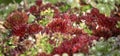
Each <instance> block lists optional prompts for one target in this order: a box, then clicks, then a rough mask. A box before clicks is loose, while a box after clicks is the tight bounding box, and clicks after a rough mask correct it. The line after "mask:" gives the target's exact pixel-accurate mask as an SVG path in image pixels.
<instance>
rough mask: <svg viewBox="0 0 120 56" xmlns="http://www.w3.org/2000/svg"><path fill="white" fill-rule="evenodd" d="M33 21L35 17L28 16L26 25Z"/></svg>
mask: <svg viewBox="0 0 120 56" xmlns="http://www.w3.org/2000/svg"><path fill="white" fill-rule="evenodd" d="M34 19H35V16H34V15H32V14H30V15H29V19H28V23H32V22H33V21H34Z"/></svg>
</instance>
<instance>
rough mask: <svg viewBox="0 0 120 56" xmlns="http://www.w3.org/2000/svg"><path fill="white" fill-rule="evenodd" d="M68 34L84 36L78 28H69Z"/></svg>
mask: <svg viewBox="0 0 120 56" xmlns="http://www.w3.org/2000/svg"><path fill="white" fill-rule="evenodd" d="M68 33H69V34H71V35H81V34H84V32H83V30H81V29H79V28H70V29H69V31H68Z"/></svg>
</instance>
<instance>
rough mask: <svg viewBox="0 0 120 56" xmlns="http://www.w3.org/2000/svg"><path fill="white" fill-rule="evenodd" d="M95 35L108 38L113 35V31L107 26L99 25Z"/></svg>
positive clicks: (94, 31) (94, 32)
mask: <svg viewBox="0 0 120 56" xmlns="http://www.w3.org/2000/svg"><path fill="white" fill-rule="evenodd" d="M93 35H95V36H99V37H105V39H108V38H109V37H111V36H112V31H111V30H110V29H108V28H105V27H99V28H97V29H96V30H93Z"/></svg>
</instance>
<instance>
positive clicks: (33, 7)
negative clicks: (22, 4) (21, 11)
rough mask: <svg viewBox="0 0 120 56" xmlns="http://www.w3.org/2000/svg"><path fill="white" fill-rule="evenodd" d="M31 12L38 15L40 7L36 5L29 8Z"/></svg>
mask: <svg viewBox="0 0 120 56" xmlns="http://www.w3.org/2000/svg"><path fill="white" fill-rule="evenodd" d="M29 11H30V13H32V14H33V15H36V13H38V9H37V7H36V6H34V5H33V6H31V7H30V9H29Z"/></svg>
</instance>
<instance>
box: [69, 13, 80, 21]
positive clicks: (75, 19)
mask: <svg viewBox="0 0 120 56" xmlns="http://www.w3.org/2000/svg"><path fill="white" fill-rule="evenodd" d="M70 19H71V21H73V22H76V21H77V20H78V16H77V15H76V14H72V15H70Z"/></svg>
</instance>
